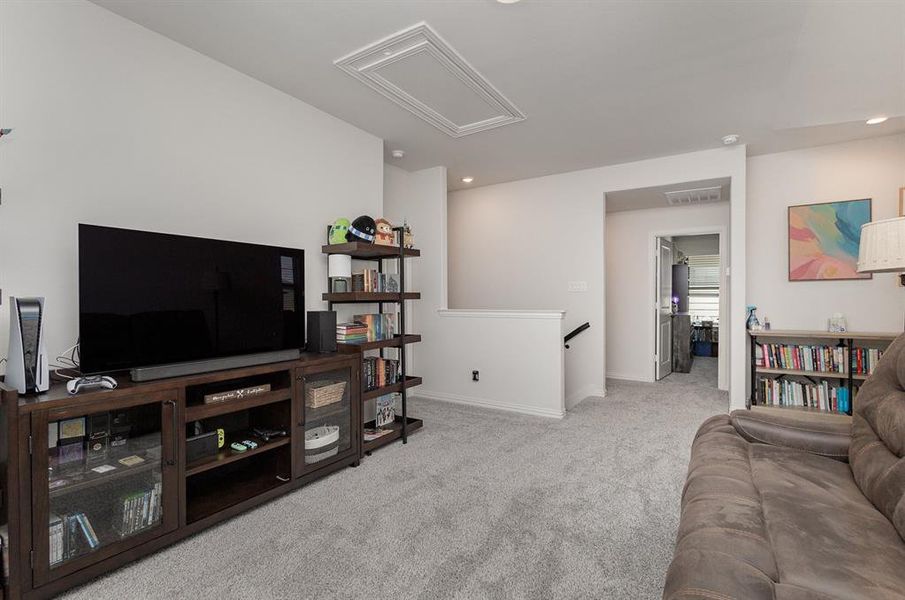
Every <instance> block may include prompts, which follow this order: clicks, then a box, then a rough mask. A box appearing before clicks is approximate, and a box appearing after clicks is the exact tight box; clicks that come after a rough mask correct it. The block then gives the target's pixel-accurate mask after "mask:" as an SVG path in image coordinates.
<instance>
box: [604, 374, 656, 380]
mask: <svg viewBox="0 0 905 600" xmlns="http://www.w3.org/2000/svg"><path fill="white" fill-rule="evenodd" d="M606 378H607V379H619V380H620V381H637V382H638V383H653V382H654V381H653V379H651V378H650V377H639V376H638V375H634V374H630V373H613V372H608V373H607V374H606Z"/></svg>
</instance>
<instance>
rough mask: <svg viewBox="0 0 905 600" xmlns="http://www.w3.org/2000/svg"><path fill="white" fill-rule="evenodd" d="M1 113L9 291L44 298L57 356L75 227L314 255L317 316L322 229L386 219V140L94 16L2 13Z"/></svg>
mask: <svg viewBox="0 0 905 600" xmlns="http://www.w3.org/2000/svg"><path fill="white" fill-rule="evenodd" d="M0 106H2V125H3V126H4V127H13V128H14V131H13V133H12V134H11V135H9V136H8V137H4V138H3V140H2V141H0V158H2V160H0V183H2V187H3V204H2V206H0V287H2V289H3V295H4V296H9V295H16V296H18V295H23V296H25V295H43V296H46V298H47V301H46V302H47V331H48V342H49V346H48V351H49V352H51V353H53V355H56V353H58V352H59V351H61V350H63V349H64V348H66V347H67V346H69V345H71V344H72V343H74V342H75V339H76V336H77V333H78V320H77V317H78V305H77V301H78V297H77V290H78V281H77V273H78V266H77V252H76V249H77V246H76V238H77V235H76V231H77V228H76V224H77V223H80V222H85V223H95V224H102V225H112V226H119V227H128V228H137V229H148V230H155V231H165V232H172V233H180V234H189V235H196V236H207V237H215V238H224V239H231V240H239V241H249V242H259V243H265V244H276V245H285V246H290V247H300V248H305V249H306V250H307V255H306V261H305V262H306V264H305V267H306V286H307V287H306V292H307V300H306V304H307V307H308V308H309V309H320V308H322V307H323V306H324V304H323V303H322V302H321V301H320V295H321V292H322V291H323V290H324V287H325V283H324V279H325V268H326V261H325V260H324V259H323V257H322V255H321V254H320V251H319V248H320V245H321V243H322V242H323V239H324V230H325V229H324V228H325V225H326V224H327V223H330V222H332V221H333V219H334V218H336V217H337V216H347V217H350V218H354V217H355V216H357V215H359V214H362V213H369V214H373V213H377V212H379V210H380V206H381V203H382V191H383V184H382V182H383V156H382V142H381V140H379V139H378V138H376V137H374V136H372V135H370V134H367V133H365V132H363V131H361V130H359V129H356V128H355V127H352V126H351V125H348V124H346V123H344V122H342V121H339V120H338V119H335V118H333V117H331V116H329V115H327V114H325V113H323V112H320V111H318V110H316V109H314V108H313V107H311V106H309V105H307V104H304V103H303V102H301V101H299V100H296V99H294V98H292V97H290V96H287V95H285V94H283V93H281V92H279V91H277V90H275V89H273V88H271V87H268V86H266V85H264V84H262V83H260V82H258V81H255V80H253V79H251V78H249V77H246V76H245V75H242V74H240V73H238V72H236V71H234V70H232V69H230V68H228V67H226V66H224V65H222V64H220V63H217V62H215V61H213V60H211V59H209V58H206V57H204V56H202V55H200V54H198V53H196V52H194V51H192V50H189V49H187V48H185V47H183V46H180V45H178V44H176V43H175V42H172V41H170V40H168V39H166V38H164V37H162V36H160V35H158V34H156V33H153V32H151V31H149V30H147V29H144V28H142V27H140V26H138V25H136V24H134V23H132V22H129V21H127V20H125V19H123V18H121V17H118V16H116V15H114V14H113V13H110V12H108V11H106V10H104V9H102V8H100V7H98V6H96V5H94V4H91V3H88V2H82V1H78V0H76V1H67V2H52V1H48V2H12V1H4V2H2V3H0ZM3 310H4V312H3V316H2V317H0V348H2V350H0V354H5V348H6V344H7V341H6V340H7V334H8V332H7V327H8V319H7V318H6V316H5V315H6V312H5V311H6V310H8V309H7V308H6V302H5V300H4V304H3Z"/></svg>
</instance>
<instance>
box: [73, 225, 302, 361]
mask: <svg viewBox="0 0 905 600" xmlns="http://www.w3.org/2000/svg"><path fill="white" fill-rule="evenodd" d="M304 265H305V254H304V251H303V250H298V249H292V248H277V247H273V246H261V245H257V244H244V243H239V242H226V241H220V240H209V239H202V238H194V237H186V236H181V235H169V234H162V233H151V232H147V231H132V230H129V229H116V228H112V227H99V226H96V225H83V224H82V225H79V329H80V331H79V343H80V353H81V370H82V372H83V373H104V372H110V371H117V370H122V369H129V368H133V367H142V366H151V365H161V364H168V363H177V362H185V361H193V360H201V359H208V358H220V357H225V356H237V355H242V354H254V353H259V352H269V351H274V350H287V349H301V348H303V347H304V345H305V324H304V323H305V318H304V317H305V298H304V288H305V274H304Z"/></svg>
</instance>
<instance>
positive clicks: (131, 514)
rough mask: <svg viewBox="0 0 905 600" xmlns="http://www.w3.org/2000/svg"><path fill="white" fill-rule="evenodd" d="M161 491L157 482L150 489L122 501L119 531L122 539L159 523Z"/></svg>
mask: <svg viewBox="0 0 905 600" xmlns="http://www.w3.org/2000/svg"><path fill="white" fill-rule="evenodd" d="M161 490H162V487H161V484H160V482H157V483H155V484H154V487H152V488H150V489H147V490H144V491H141V492H136V493H134V494H130V495H128V496H126V497H124V498H123V499H122V521H121V526H120V528H119V531H120V533H121V534H122V535H123V536H124V537H125V536H127V535H133V534H135V533H137V532H139V531H141V530H142V529H146V528H148V527H150V526H152V525H154V524H156V523H157V522H158V521H160V514H161V497H160V493H161Z"/></svg>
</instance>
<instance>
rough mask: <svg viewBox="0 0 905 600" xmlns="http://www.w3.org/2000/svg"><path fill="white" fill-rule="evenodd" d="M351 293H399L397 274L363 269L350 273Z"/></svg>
mask: <svg viewBox="0 0 905 600" xmlns="http://www.w3.org/2000/svg"><path fill="white" fill-rule="evenodd" d="M352 291H353V292H387V293H393V294H395V293H397V292H399V274H397V273H381V272H379V271H378V270H377V269H364V270H363V271H359V272H357V273H352Z"/></svg>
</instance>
